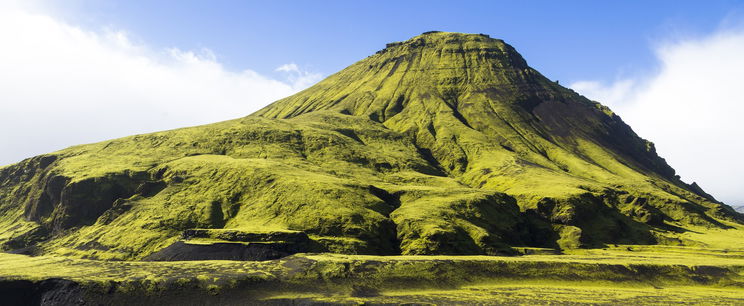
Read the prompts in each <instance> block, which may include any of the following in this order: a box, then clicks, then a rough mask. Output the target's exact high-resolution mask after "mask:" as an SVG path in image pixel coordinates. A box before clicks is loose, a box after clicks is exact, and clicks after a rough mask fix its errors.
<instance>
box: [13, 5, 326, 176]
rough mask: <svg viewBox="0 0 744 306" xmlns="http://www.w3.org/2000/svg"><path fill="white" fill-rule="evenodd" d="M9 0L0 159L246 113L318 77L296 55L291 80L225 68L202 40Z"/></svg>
mask: <svg viewBox="0 0 744 306" xmlns="http://www.w3.org/2000/svg"><path fill="white" fill-rule="evenodd" d="M7 4H8V3H5V5H0V7H2V9H1V10H0V46H2V47H0V118H1V120H0V148H2V149H1V150H0V165H3V164H8V163H11V162H15V161H18V160H20V159H22V158H25V157H29V156H32V155H36V154H40V153H45V152H49V151H54V150H57V149H61V148H64V147H67V146H70V145H75V144H80V143H87V142H93V141H100V140H105V139H109V138H114V137H120V136H126V135H130V134H134V133H145V132H150V131H157V130H163V129H171V128H177V127H183V126H192V125H197V124H205V123H211V122H216V121H220V120H226V119H231V118H237V117H241V116H245V115H247V114H250V113H252V112H254V111H256V110H258V109H259V108H261V107H263V106H265V105H267V104H268V103H270V102H272V101H274V100H277V99H279V98H282V97H285V96H287V95H290V94H292V93H294V92H296V91H298V90H300V89H303V88H304V87H307V86H309V85H311V84H312V83H314V82H316V81H318V80H319V79H320V75H318V74H313V73H309V72H307V71H303V70H301V69H300V68H299V67H297V65H294V64H293V65H292V66H291V67H290V66H288V67H289V68H292V69H289V70H287V71H286V72H287V73H291V75H289V76H288V77H287V80H288V81H279V80H275V79H271V78H268V77H265V76H262V75H260V74H258V73H256V72H254V71H251V70H245V71H241V72H232V71H229V70H227V69H225V68H224V67H223V66H222V65H221V64H220V62H219V61H218V60H217V59H216V57H215V55H214V54H213V53H212V51H210V50H208V49H203V50H197V51H190V50H180V49H177V48H173V49H169V50H153V49H152V48H150V47H148V46H147V45H146V44H143V43H135V42H132V41H131V40H130V38H129V37H130V35H127V34H126V33H125V32H124V31H116V30H101V31H89V30H85V29H82V28H80V27H76V26H74V25H69V24H66V23H64V22H61V21H59V20H57V19H55V18H53V17H50V16H48V15H44V14H39V13H33V12H35V11H33V12H32V11H30V10H28V9H25V10H24V9H20V5H7ZM11 4H12V3H11ZM26 7H27V8H28V6H26Z"/></svg>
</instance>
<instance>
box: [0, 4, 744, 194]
mask: <svg viewBox="0 0 744 306" xmlns="http://www.w3.org/2000/svg"><path fill="white" fill-rule="evenodd" d="M430 30H440V31H453V32H469V33H485V34H489V35H490V36H491V37H496V38H501V39H504V40H505V41H507V42H508V43H510V44H512V45H513V46H514V47H515V48H516V49H517V50H518V51H519V52H520V53H521V54H522V55H523V56H524V57H525V58H526V60H527V62H528V63H529V64H530V65H531V66H532V67H534V68H536V69H538V70H539V71H540V72H542V73H543V74H544V75H546V76H547V77H549V78H551V79H554V80H559V81H560V83H561V84H563V85H565V86H568V87H571V88H573V89H574V90H576V91H578V92H579V93H581V94H583V95H585V96H587V97H589V98H591V99H594V100H597V101H600V102H602V103H603V104H605V105H608V106H610V107H611V108H612V109H613V110H614V111H615V112H616V113H618V114H619V115H620V116H621V117H622V118H623V119H624V120H625V121H626V122H627V123H628V124H629V125H630V126H632V127H633V129H634V130H635V131H636V132H637V133H638V134H639V135H640V136H642V137H644V138H647V139H649V140H651V141H653V142H654V143H656V147H657V150H658V152H659V153H660V155H661V156H662V157H664V158H666V159H667V161H668V162H669V163H670V164H671V165H672V167H674V168H675V169H676V170H677V171H678V173H679V174H680V175H681V176H682V178H683V180H685V181H687V182H693V181H696V182H698V183H699V184H700V185H701V186H702V187H703V188H704V189H705V190H707V191H708V192H710V193H711V194H713V195H714V196H716V197H718V198H719V199H722V200H723V201H725V202H727V203H730V204H732V205H744V183H743V182H744V163H742V162H741V156H744V142H742V141H739V139H741V135H744V125H742V124H740V121H741V118H742V117H744V91H742V90H740V88H741V84H740V80H744V56H743V55H742V54H744V1H725V0H718V1H716V0H708V1H664V0H657V1H614V2H609V1H331V0H328V1H227V0H222V1H175V0H169V1H165V0H150V1H132V0H129V1H124V0H2V1H0V46H2V48H0V114H1V115H2V116H3V120H0V148H9V149H4V150H0V165H5V164H10V163H13V162H17V161H20V160H21V159H23V158H27V157H30V156H34V155H38V154H42V153H46V152H51V151H55V150H58V149H62V148H65V147H69V146H72V145H76V144H81V143H90V142H96V141H103V140H106V139H111V138H116V137H122V136H127V135H131V134H137V133H147V132H153V131H158V130H165V129H173V128H178V127H184V126H193V125H198V124H207V123H211V122H216V121H221V120H227V119H232V118H237V117H242V116H245V115H247V114H250V113H252V112H254V111H256V110H258V109H260V108H261V107H263V106H265V105H267V104H269V103H271V102H273V101H275V100H277V99H280V98H283V97H285V96H288V95H291V94H293V93H295V92H297V91H299V90H302V89H304V88H306V87H308V86H310V85H312V84H313V83H315V82H317V81H319V80H321V79H322V78H323V77H325V76H328V75H330V74H332V73H334V72H336V71H338V70H341V69H343V68H344V67H346V66H348V65H350V64H352V63H354V62H356V61H358V60H360V59H362V58H364V57H366V56H369V55H371V54H373V53H374V52H375V51H377V50H380V49H382V48H383V47H384V46H385V44H386V43H389V42H394V41H401V40H406V39H408V38H410V37H412V36H415V35H418V34H420V33H422V32H425V31H430Z"/></svg>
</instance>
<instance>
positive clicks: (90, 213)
mask: <svg viewBox="0 0 744 306" xmlns="http://www.w3.org/2000/svg"><path fill="white" fill-rule="evenodd" d="M743 221H744V219H742V216H741V215H739V214H736V213H734V212H733V210H731V209H727V208H726V207H725V206H723V205H722V204H719V203H716V202H714V201H713V200H712V199H711V198H710V197H709V196H706V195H705V194H704V192H701V191H700V190H699V188H697V189H695V188H692V187H691V186H689V185H687V184H684V183H682V182H681V181H679V179H678V178H676V177H675V176H674V170H673V169H672V168H671V167H669V166H668V165H667V164H666V162H665V161H664V160H663V159H662V158H660V157H659V156H657V155H656V152H655V149H654V148H653V145H652V144H651V143H650V142H648V141H646V140H643V139H641V138H640V137H638V136H637V135H636V134H635V133H634V132H633V131H632V130H631V129H630V127H628V126H627V125H625V123H623V122H622V121H621V120H620V118H619V117H617V116H616V115H615V114H613V113H612V112H611V111H610V110H609V109H608V108H606V107H604V106H601V105H599V104H598V103H596V102H593V101H589V100H588V99H586V98H584V97H581V96H579V95H578V94H576V93H575V92H573V91H571V90H569V89H566V88H563V87H561V86H559V85H557V84H555V83H554V82H552V81H550V80H548V79H546V78H545V77H543V76H542V75H540V73H539V72H537V71H535V70H534V69H532V68H530V67H529V66H528V65H527V63H526V62H525V60H524V59H523V58H522V57H521V56H520V55H519V54H518V53H517V52H516V51H515V49H514V48H512V47H511V46H509V45H508V44H506V43H504V42H503V41H501V40H497V39H491V38H489V37H487V36H484V35H473V34H459V33H446V32H435V33H427V34H425V35H421V36H417V37H414V38H412V39H410V40H407V41H405V42H401V43H395V44H391V45H389V46H388V47H387V48H385V49H384V50H382V51H380V52H378V53H377V54H375V55H372V56H370V57H368V58H366V59H363V60H361V61H359V62H358V63H356V64H354V65H352V66H350V67H348V68H346V69H344V70H342V71H340V72H338V73H336V74H334V75H332V76H330V77H329V78H327V79H325V80H323V81H321V82H320V83H318V84H316V85H315V86H312V87H310V88H308V89H307V90H305V91H302V92H300V93H298V94H296V95H294V96H291V97H287V98H285V99H282V100H280V101H277V102H275V103H273V104H271V105H269V106H267V107H266V108H264V109H262V110H260V111H259V112H257V113H255V114H253V115H250V116H248V117H245V118H241V119H237V120H230V121H224V122H219V123H215V124H210V125H204V126H198V127H191V128H183V129H177V130H171V131H163V132H157V133H151V134H144V135H134V136H130V137H125V138H120V139H114V140H109V141H104V142H100V143H94V144H86V145H79V146H75V147H71V148H68V149H64V150H61V151H58V152H54V153H50V154H46V155H41V156H38V157H34V158H30V159H27V160H25V161H23V162H21V163H18V164H15V165H11V166H7V167H3V168H0V226H1V228H2V229H3V230H0V243H2V245H3V247H4V248H5V249H19V248H28V250H30V252H32V253H35V254H56V255H65V256H73V257H84V258H100V259H117V260H132V259H140V258H144V257H145V256H147V255H148V254H151V253H153V252H156V251H158V250H159V249H162V248H164V247H166V246H168V245H170V244H171V243H173V242H175V241H177V240H179V239H180V237H181V235H182V233H183V232H184V231H186V230H190V229H194V228H200V229H212V230H217V229H226V230H230V229H234V230H245V231H249V232H250V231H253V230H256V231H261V230H262V229H266V228H270V229H272V230H275V231H300V232H304V233H306V234H307V235H310V236H311V237H313V240H314V241H316V242H318V244H317V245H316V247H317V248H318V250H324V251H332V252H341V253H347V254H388V255H390V254H516V253H517V251H516V250H515V249H514V247H538V248H563V249H571V248H577V247H602V246H605V245H608V244H610V245H611V244H654V243H669V244H685V245H696V244H704V243H705V242H702V241H704V240H705V239H704V238H702V237H699V236H697V235H694V234H692V230H693V229H694V231H695V232H698V231H700V232H702V233H719V231H722V230H729V231H733V232H737V233H738V232H740V231H741V228H740V227H738V226H737V224H741V223H742V222H743ZM732 224H733V225H732ZM212 238H216V239H224V237H222V238H220V237H212ZM729 242H731V243H735V242H732V241H729Z"/></svg>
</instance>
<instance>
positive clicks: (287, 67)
mask: <svg viewBox="0 0 744 306" xmlns="http://www.w3.org/2000/svg"><path fill="white" fill-rule="evenodd" d="M276 71H279V72H285V73H287V74H288V75H287V79H288V80H289V81H290V82H292V83H293V84H294V86H295V87H297V88H305V87H308V86H310V85H312V84H314V83H315V82H317V81H319V80H320V79H321V75H320V74H318V73H312V72H309V71H306V70H302V69H300V67H299V66H297V64H295V63H289V64H284V65H281V66H279V67H278V68H276Z"/></svg>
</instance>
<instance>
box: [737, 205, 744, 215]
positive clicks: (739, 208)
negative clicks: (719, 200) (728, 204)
mask: <svg viewBox="0 0 744 306" xmlns="http://www.w3.org/2000/svg"><path fill="white" fill-rule="evenodd" d="M735 210H736V211H738V212H739V213H744V206H739V207H736V208H735Z"/></svg>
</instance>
